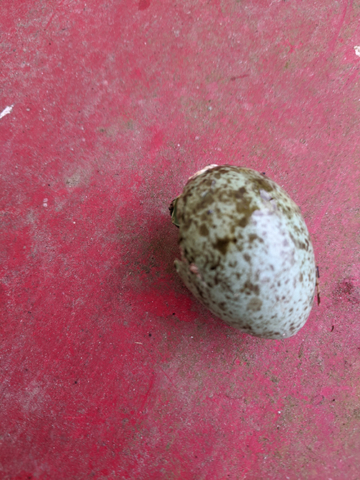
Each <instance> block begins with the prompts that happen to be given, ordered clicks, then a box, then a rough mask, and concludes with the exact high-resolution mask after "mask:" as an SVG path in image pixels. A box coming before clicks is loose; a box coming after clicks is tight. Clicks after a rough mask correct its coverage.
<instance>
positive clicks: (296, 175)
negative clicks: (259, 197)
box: [0, 0, 360, 480]
mask: <svg viewBox="0 0 360 480" xmlns="http://www.w3.org/2000/svg"><path fill="white" fill-rule="evenodd" d="M38 3H39V2H38ZM300 3H301V4H300ZM300 3H299V2H275V1H271V0H261V1H259V0H247V1H246V2H245V1H243V2H236V1H234V2H232V1H227V2H223V1H218V2H191V1H188V0H185V1H184V2H178V3H171V4H170V3H165V2H151V1H144V0H141V1H136V2H132V3H131V2H130V3H129V2H118V1H117V0H109V1H107V2H106V3H104V2H97V1H95V0H87V1H86V2H84V1H83V0H74V1H72V2H58V3H57V4H56V6H54V4H53V3H52V2H42V3H41V5H40V4H36V2H13V1H11V0H3V1H2V3H1V6H2V15H1V19H0V22H1V32H2V36H3V37H4V40H3V41H2V48H3V51H2V55H3V57H2V65H1V73H2V75H1V90H0V92H1V93H0V97H1V98H0V105H2V107H1V109H0V110H1V111H3V109H4V108H5V106H7V105H10V104H14V105H16V119H15V116H14V112H15V107H14V110H13V111H12V113H11V115H8V116H5V117H3V118H2V119H1V122H0V192H1V193H0V305H1V315H0V326H1V342H0V358H1V360H0V367H1V368H0V376H1V382H0V385H1V387H0V391H1V409H0V439H1V442H0V458H1V461H0V477H1V478H4V479H6V480H8V479H9V480H10V479H11V480H12V479H21V480H24V479H27V478H34V479H35V478H37V479H40V480H43V479H71V478H76V479H88V478H94V479H104V478H107V479H118V478H119V479H121V478H122V479H137V480H176V479H181V480H192V479H199V480H213V479H214V480H217V479H219V480H224V479H231V480H243V479H246V480H249V479H250V480H257V479H259V478H267V479H269V480H278V479H282V478H284V479H285V478H289V479H290V480H295V479H296V480H299V479H300V480H302V479H304V480H305V479H306V480H318V479H323V478H324V479H330V478H331V479H332V480H343V479H344V478H346V479H349V480H356V479H358V477H359V471H358V461H357V459H358V454H359V451H360V437H359V421H360V401H359V398H360V397H359V396H360V387H359V377H360V334H359V329H358V318H359V314H360V275H359V272H360V248H359V245H360V244H359V241H360V240H359V222H360V211H359V205H360V189H359V185H360V168H359V160H358V159H359V158H360V152H359V142H358V119H359V108H360V102H359V94H358V91H359V70H358V68H359V64H358V62H359V59H358V57H357V55H356V54H355V53H354V45H358V44H359V32H358V18H359V13H360V11H359V5H358V4H357V3H356V2H348V1H344V0H342V1H339V2H335V0H334V1H333V0H331V1H330V0H325V1H323V2H318V3H317V4H314V3H313V2H312V3H310V2H308V4H306V2H305V4H304V2H300ZM320 3H321V4H320ZM175 32H177V33H175ZM44 107H45V108H46V110H44ZM14 119H15V120H16V121H15V120H14ZM84 140H85V141H84ZM224 163H231V164H238V165H244V166H248V167H250V168H254V169H256V170H258V171H259V172H266V174H267V175H268V176H269V177H271V178H273V179H274V180H275V181H276V182H277V183H279V184H280V185H281V186H283V187H284V188H285V190H286V191H288V192H289V194H290V195H291V197H292V198H293V199H294V200H295V201H296V203H297V204H298V205H300V206H301V210H302V214H303V215H304V217H305V220H306V223H307V225H308V227H309V231H310V234H311V237H312V241H313V245H314V248H315V254H316V259H317V264H318V265H319V267H320V279H319V280H320V282H321V285H320V286H321V303H320V305H319V306H317V305H314V308H313V311H312V314H311V316H310V318H309V320H308V322H307V324H306V325H305V327H304V328H303V329H302V330H301V332H299V334H298V335H296V336H295V337H293V338H290V339H288V340H284V341H272V342H269V341H267V340H262V339H256V338H252V337H249V336H246V335H243V334H239V333H238V332H236V331H233V330H232V329H231V328H230V327H227V326H226V325H224V324H223V323H222V322H221V321H219V320H217V319H216V318H214V317H212V316H211V315H209V313H208V312H207V311H206V310H205V309H204V308H203V307H202V306H201V305H200V304H198V303H197V302H196V300H195V299H194V298H193V297H192V296H191V294H190V293H189V292H188V291H187V290H186V288H185V287H184V286H183V285H182V284H181V281H180V280H179V279H178V278H177V276H176V273H175V271H174V268H173V259H174V258H175V257H176V256H177V254H178V245H177V235H178V232H177V231H176V230H177V229H176V228H174V227H173V225H172V223H171V218H170V216H169V211H168V204H169V202H170V201H171V200H172V199H173V198H175V197H176V196H177V195H178V194H179V193H180V192H181V189H182V186H183V185H184V183H185V182H186V180H187V178H188V177H189V176H190V175H191V174H193V173H194V172H196V171H197V170H200V169H201V168H203V167H204V166H205V165H208V164H219V165H222V164H224ZM45 199H46V201H45ZM45 204H46V205H47V207H45Z"/></svg>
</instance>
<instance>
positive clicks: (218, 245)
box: [175, 165, 316, 339]
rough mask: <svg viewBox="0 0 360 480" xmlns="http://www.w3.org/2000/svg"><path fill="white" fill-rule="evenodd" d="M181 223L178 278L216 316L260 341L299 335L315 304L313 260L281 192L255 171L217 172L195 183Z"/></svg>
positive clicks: (181, 204)
mask: <svg viewBox="0 0 360 480" xmlns="http://www.w3.org/2000/svg"><path fill="white" fill-rule="evenodd" d="M176 216H177V220H176V221H177V224H178V226H179V231H180V238H179V245H180V252H181V260H176V261H175V267H176V270H177V272H178V273H179V275H180V277H181V279H182V280H183V282H184V283H185V285H186V286H187V287H188V289H189V290H190V291H191V292H192V293H193V294H194V295H195V297H196V298H197V299H198V300H200V301H201V302H202V303H203V304H204V305H205V306H206V307H207V308H208V309H209V310H210V311H211V312H212V313H213V314H214V315H216V316H218V317H220V318H221V319H222V320H224V321H225V322H226V323H227V324H229V325H231V326H232V327H235V328H237V329H239V330H242V331H243V332H247V333H249V334H250V335H254V336H257V337H264V338H272V339H281V338H287V337H291V336H292V335H294V334H295V333H297V332H298V331H299V330H300V328H301V327H302V326H303V325H304V324H305V322H306V320H307V318H308V316H309V314H310V311H311V308H312V304H313V299H314V292H315V284H316V270H315V259H314V252H313V247H312V244H311V241H310V237H309V232H308V230H307V228H306V224H305V222H304V219H303V217H302V215H301V213H300V209H299V207H298V206H297V205H296V204H295V203H294V202H293V200H291V198H290V197H289V196H288V194H287V193H286V192H285V191H284V190H283V189H282V188H281V187H280V186H279V185H277V184H276V183H275V182H273V181H272V180H270V179H269V178H267V177H265V176H263V175H261V174H260V173H258V172H256V171H254V170H252V169H249V168H243V167H235V166H230V165H223V166H211V167H210V168H209V169H204V170H202V171H200V173H199V174H196V175H194V176H193V177H191V178H190V180H189V181H188V183H187V184H186V186H185V188H184V191H183V193H182V194H181V195H180V196H179V197H178V198H177V199H176Z"/></svg>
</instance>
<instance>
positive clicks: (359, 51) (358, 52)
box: [354, 45, 360, 57]
mask: <svg viewBox="0 0 360 480" xmlns="http://www.w3.org/2000/svg"><path fill="white" fill-rule="evenodd" d="M354 50H355V55H357V56H358V57H360V45H358V46H355V47H354Z"/></svg>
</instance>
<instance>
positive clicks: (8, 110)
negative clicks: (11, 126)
mask: <svg viewBox="0 0 360 480" xmlns="http://www.w3.org/2000/svg"><path fill="white" fill-rule="evenodd" d="M359 48H360V47H359ZM13 106H14V105H10V107H6V108H4V110H3V111H2V112H1V113H0V118H3V117H5V115H8V114H9V113H11V110H12V109H13Z"/></svg>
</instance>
